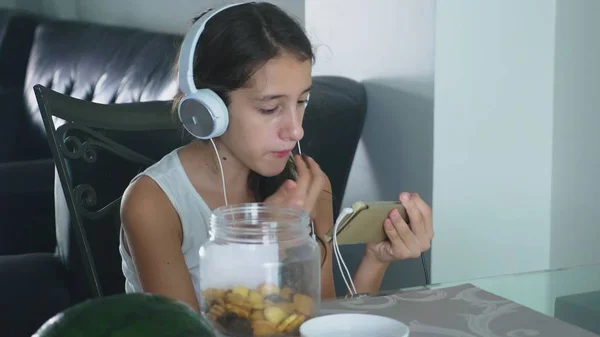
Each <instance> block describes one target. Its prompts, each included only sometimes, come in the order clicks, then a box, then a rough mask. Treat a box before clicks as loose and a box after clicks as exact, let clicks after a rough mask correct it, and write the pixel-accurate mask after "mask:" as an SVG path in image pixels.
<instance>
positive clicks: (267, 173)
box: [253, 162, 285, 178]
mask: <svg viewBox="0 0 600 337" xmlns="http://www.w3.org/2000/svg"><path fill="white" fill-rule="evenodd" d="M284 169H285V162H284V163H283V164H278V163H273V164H271V165H259V166H257V167H256V168H255V169H254V170H253V171H254V172H256V173H258V174H260V175H261V176H263V177H267V178H271V177H275V176H277V175H279V174H281V173H282V172H283V170H284Z"/></svg>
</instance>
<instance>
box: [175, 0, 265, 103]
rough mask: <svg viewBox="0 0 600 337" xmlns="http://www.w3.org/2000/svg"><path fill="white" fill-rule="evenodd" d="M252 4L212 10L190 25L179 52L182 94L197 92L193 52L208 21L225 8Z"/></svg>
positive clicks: (236, 4)
mask: <svg viewBox="0 0 600 337" xmlns="http://www.w3.org/2000/svg"><path fill="white" fill-rule="evenodd" d="M252 2H254V1H245V2H240V3H234V4H229V5H224V6H221V7H217V8H213V9H211V10H209V11H208V12H207V13H205V14H204V15H202V17H200V18H199V19H198V20H197V21H196V22H195V23H194V24H193V25H192V27H191V28H190V31H189V32H188V33H187V34H186V36H185V39H184V40H183V43H182V45H181V51H180V53H179V87H180V89H181V91H182V92H183V93H184V94H190V93H193V92H195V91H197V90H198V88H196V85H195V84H194V52H195V51H196V45H197V44H198V40H199V39H200V35H201V34H202V31H203V30H204V27H205V26H206V23H207V22H208V20H210V19H211V18H212V17H213V16H215V15H217V14H218V13H219V12H221V11H223V10H225V9H227V8H230V7H233V6H238V5H243V4H248V3H252Z"/></svg>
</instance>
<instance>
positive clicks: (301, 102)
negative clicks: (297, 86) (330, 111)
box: [298, 99, 308, 105]
mask: <svg viewBox="0 0 600 337" xmlns="http://www.w3.org/2000/svg"><path fill="white" fill-rule="evenodd" d="M307 103H308V100H306V99H305V100H303V101H298V105H306V104H307Z"/></svg>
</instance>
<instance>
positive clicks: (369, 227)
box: [324, 201, 408, 245]
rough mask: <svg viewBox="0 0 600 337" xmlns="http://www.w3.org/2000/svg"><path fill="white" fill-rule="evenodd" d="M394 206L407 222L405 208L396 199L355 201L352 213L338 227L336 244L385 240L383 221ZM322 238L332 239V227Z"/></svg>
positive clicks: (328, 240) (327, 240)
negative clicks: (367, 201)
mask: <svg viewBox="0 0 600 337" xmlns="http://www.w3.org/2000/svg"><path fill="white" fill-rule="evenodd" d="M394 208H396V209H397V210H398V211H399V212H400V216H401V217H402V218H403V219H404V221H406V222H408V215H407V214H406V210H405V209H404V206H402V204H400V203H399V202H398V201H377V202H369V203H365V202H362V201H358V202H355V203H354V204H353V205H352V213H351V214H349V215H347V216H346V217H345V218H344V219H343V220H342V221H341V223H340V225H339V227H338V232H337V241H338V244H339V245H349V244H357V243H367V242H380V241H383V240H386V239H387V235H386V234H385V231H384V229H383V221H384V220H385V219H386V218H387V217H388V215H389V214H390V212H391V211H392V209H394ZM324 240H325V241H326V242H330V241H332V240H333V227H332V228H331V229H330V230H329V232H327V234H325V237H324Z"/></svg>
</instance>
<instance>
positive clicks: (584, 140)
mask: <svg viewBox="0 0 600 337" xmlns="http://www.w3.org/2000/svg"><path fill="white" fill-rule="evenodd" d="M599 12H600V2H598V1H596V0H579V1H568V0H558V1H557V16H556V56H555V65H554V74H555V81H554V92H555V94H554V147H553V150H554V152H553V156H554V158H553V172H552V213H551V214H552V226H551V243H550V266H551V267H552V268H563V267H570V266H574V265H581V264H590V263H598V262H600V245H598V243H597V241H598V238H600V208H598V200H599V198H598V193H599V191H600V151H599V150H598V149H597V147H598V145H600V134H599V133H598V127H599V126H600V114H598V106H599V105H600V98H599V96H598V93H600V62H599V60H600V43H598V39H597V37H596V34H595V33H596V32H597V31H598V30H600V22H598V20H597V13H599ZM549 287H550V289H549V291H550V296H551V297H553V298H554V297H557V296H563V295H571V294H576V293H580V292H585V291H597V290H600V273H599V272H598V269H596V272H595V273H594V272H593V271H591V269H587V268H581V269H578V273H577V274H576V275H575V276H573V275H571V276H569V275H567V274H566V273H563V274H557V275H556V276H554V277H552V278H550V283H549ZM553 304H554V303H552V309H551V310H552V312H553V311H554V310H553V308H554V306H553Z"/></svg>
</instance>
